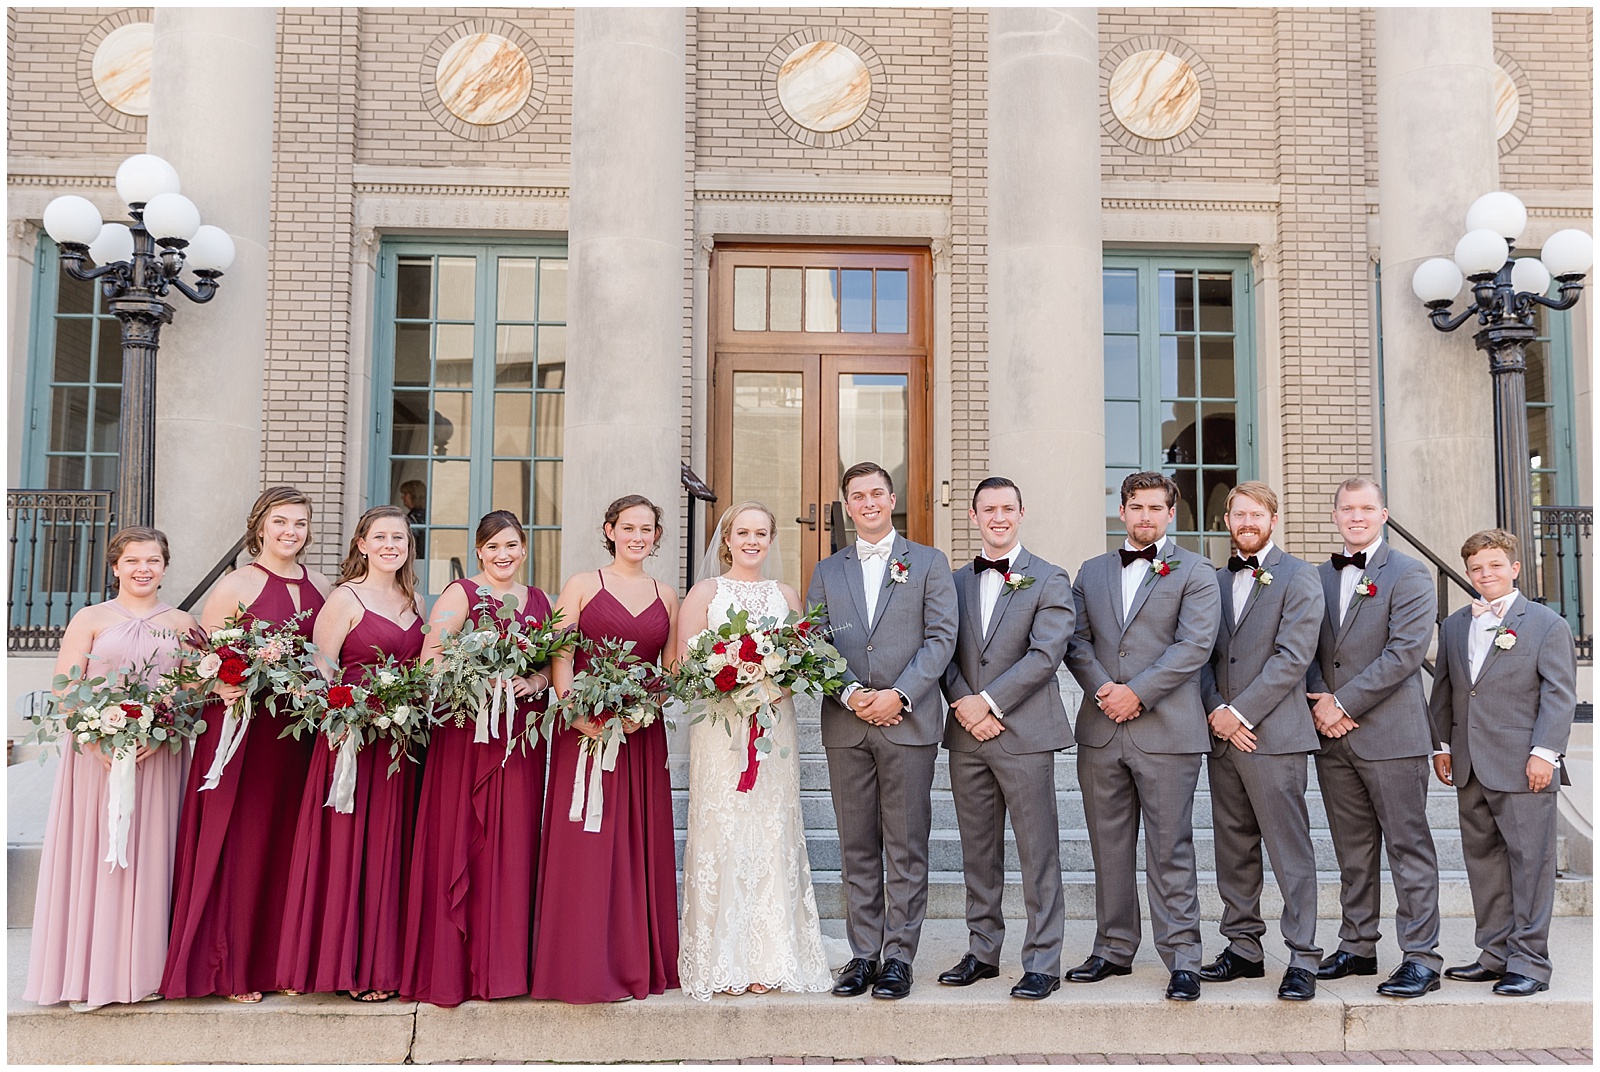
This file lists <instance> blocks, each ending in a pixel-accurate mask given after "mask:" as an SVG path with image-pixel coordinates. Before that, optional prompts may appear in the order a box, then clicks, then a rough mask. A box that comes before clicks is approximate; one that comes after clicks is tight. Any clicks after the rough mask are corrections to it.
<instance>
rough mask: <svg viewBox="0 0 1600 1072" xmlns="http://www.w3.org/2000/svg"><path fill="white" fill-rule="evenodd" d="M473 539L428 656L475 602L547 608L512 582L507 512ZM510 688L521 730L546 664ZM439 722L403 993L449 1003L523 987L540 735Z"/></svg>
mask: <svg viewBox="0 0 1600 1072" xmlns="http://www.w3.org/2000/svg"><path fill="white" fill-rule="evenodd" d="M476 543H477V551H478V562H479V564H480V565H481V566H482V569H481V570H480V571H479V572H478V573H477V574H476V575H475V576H473V577H470V578H467V579H464V580H459V581H454V582H452V583H451V584H450V586H449V587H448V588H446V589H445V590H444V592H443V594H441V595H440V596H439V599H438V601H437V602H435V603H434V605H433V615H432V617H431V618H430V619H429V621H428V639H427V643H425V644H424V645H423V648H422V658H423V661H424V662H426V661H428V660H431V659H432V658H433V657H434V656H436V655H438V654H439V649H440V642H441V641H442V640H443V638H444V637H446V636H448V635H449V634H451V633H454V632H456V631H457V630H459V629H461V628H462V627H463V623H464V622H475V621H476V620H477V618H478V616H479V614H480V613H482V610H480V608H481V607H483V606H485V605H486V604H487V605H494V604H498V603H499V602H500V601H501V600H502V599H504V598H505V597H506V596H508V595H509V596H514V597H515V598H516V600H517V611H516V613H517V617H518V618H520V619H522V620H523V621H526V622H529V623H533V622H538V621H541V620H543V619H544V618H546V617H548V616H549V614H550V601H549V599H547V598H546V597H545V594H544V593H543V592H541V591H539V589H537V588H535V587H533V586H532V585H523V584H521V583H519V582H518V580H517V576H518V574H520V573H521V572H522V564H523V562H525V561H526V560H527V557H528V543H527V533H526V532H525V531H524V530H523V528H522V523H521V522H520V521H518V520H517V516H516V515H515V514H513V513H511V512H510V511H509V510H496V511H494V512H493V513H490V514H486V515H484V517H483V520H481V521H479V522H478V534H477V541H476ZM511 687H512V692H513V694H514V695H515V696H517V697H518V703H517V711H516V719H515V722H514V724H515V726H516V729H517V731H518V732H520V731H522V730H523V728H524V727H525V726H526V725H527V724H528V720H529V719H530V718H531V717H532V716H534V715H536V714H537V713H538V712H541V711H543V710H544V703H545V701H544V696H545V693H546V692H547V691H549V688H550V676H549V671H548V670H545V671H535V672H534V673H532V674H530V675H529V676H527V677H519V678H513V679H512V682H511ZM445 719H446V720H445V722H444V723H443V724H442V725H440V726H437V727H435V728H434V731H433V737H432V740H430V741H429V743H428V765H427V769H426V770H425V771H423V775H422V803H421V804H420V805H419V806H418V811H417V838H416V843H415V845H414V847H413V848H412V853H411V879H410V882H409V884H408V886H407V890H408V896H407V904H406V926H405V935H406V950H405V970H404V973H403V975H402V977H401V982H400V996H401V997H403V998H404V999H405V1000H407V1001H426V1002H429V1003H430V1004H433V1005H443V1006H446V1007H450V1006H455V1005H459V1004H461V1003H462V1002H463V1001H472V1000H478V1001H483V1000H488V999H491V998H505V997H514V996H516V995H518V994H526V993H527V992H528V987H529V985H530V977H531V973H532V967H533V890H534V874H535V865H536V864H537V862H538V859H539V808H540V805H541V804H542V803H543V802H544V764H545V747H544V738H543V737H540V736H538V735H537V734H536V735H535V737H534V739H533V741H532V742H530V743H529V744H528V745H527V746H526V747H524V746H522V745H520V744H519V745H518V746H517V747H515V748H512V747H511V743H510V741H509V740H507V738H508V737H509V736H510V733H509V731H507V732H499V733H496V734H495V735H494V736H491V737H490V738H489V739H488V740H487V741H484V742H479V743H474V742H475V740H476V737H477V736H478V734H477V733H476V728H477V727H476V725H475V723H474V722H473V721H472V720H471V719H470V718H469V719H467V720H466V721H465V722H464V724H462V725H459V726H458V725H457V724H456V721H455V718H454V717H453V716H451V715H449V714H448V713H446V715H445Z"/></svg>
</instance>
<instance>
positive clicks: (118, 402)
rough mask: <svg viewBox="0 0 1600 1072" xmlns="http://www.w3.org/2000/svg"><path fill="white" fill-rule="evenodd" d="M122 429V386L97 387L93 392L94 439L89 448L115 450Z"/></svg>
mask: <svg viewBox="0 0 1600 1072" xmlns="http://www.w3.org/2000/svg"><path fill="white" fill-rule="evenodd" d="M121 429H122V388H120V387H99V388H96V389H95V392H94V439H93V441H92V442H91V443H90V445H89V449H90V450H112V451H114V450H117V449H118V447H119V446H120V444H119V443H118V438H119V437H118V433H119V432H120V431H121Z"/></svg>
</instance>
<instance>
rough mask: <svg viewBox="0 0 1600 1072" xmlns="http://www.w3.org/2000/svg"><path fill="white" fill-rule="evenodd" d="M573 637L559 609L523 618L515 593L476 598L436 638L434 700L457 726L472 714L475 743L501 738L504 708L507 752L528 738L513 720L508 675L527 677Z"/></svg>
mask: <svg viewBox="0 0 1600 1072" xmlns="http://www.w3.org/2000/svg"><path fill="white" fill-rule="evenodd" d="M577 641H578V636H577V633H575V632H573V631H572V630H568V629H563V628H561V612H560V611H552V612H551V613H550V616H549V617H548V618H546V619H545V620H544V621H542V622H535V623H526V622H523V621H522V620H521V619H519V618H518V617H517V597H516V596H512V595H508V596H506V597H505V598H504V599H502V600H499V601H495V600H494V599H493V598H492V597H486V598H484V599H482V600H480V601H479V603H478V606H477V608H476V617H473V616H470V615H469V617H468V619H467V621H466V622H464V623H462V626H461V628H460V629H459V630H457V631H456V632H454V633H451V634H450V635H448V636H446V637H445V638H444V640H443V642H442V643H441V644H440V646H439V655H438V657H437V658H435V660H434V664H433V665H434V676H433V689H432V698H433V701H434V702H436V703H438V704H440V705H441V706H442V707H443V708H444V709H445V710H446V711H448V712H449V713H450V714H452V715H454V716H455V720H456V725H457V726H464V725H466V719H467V716H468V715H469V714H470V715H471V716H472V719H473V721H474V722H475V723H476V724H477V728H476V730H475V731H474V733H473V735H472V739H473V741H474V742H475V743H478V744H485V743H487V742H488V740H489V738H491V737H494V738H497V739H498V738H499V736H500V728H499V723H500V721H501V712H502V711H504V713H505V715H504V721H505V737H506V754H507V755H510V754H511V746H512V743H513V742H514V741H516V740H519V739H520V740H523V741H524V742H525V741H526V737H525V736H521V735H519V733H518V731H517V730H516V729H515V728H514V727H513V725H512V723H513V720H514V719H515V718H516V710H517V704H516V697H515V695H514V694H513V693H512V690H511V679H512V678H515V677H527V676H528V675H529V674H532V673H533V672H534V671H535V670H537V669H538V668H539V667H540V666H543V665H545V664H547V663H548V662H549V661H550V660H551V658H553V657H554V656H555V655H556V654H557V653H559V652H562V651H565V650H567V649H569V648H571V647H572V646H573V645H574V644H576V643H577ZM527 728H528V727H524V732H525V731H526V729H527Z"/></svg>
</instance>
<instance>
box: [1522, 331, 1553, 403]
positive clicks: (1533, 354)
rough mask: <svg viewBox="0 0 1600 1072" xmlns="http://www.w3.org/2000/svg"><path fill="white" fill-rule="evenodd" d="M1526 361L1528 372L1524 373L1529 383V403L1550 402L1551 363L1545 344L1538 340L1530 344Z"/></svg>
mask: <svg viewBox="0 0 1600 1072" xmlns="http://www.w3.org/2000/svg"><path fill="white" fill-rule="evenodd" d="M1526 361H1527V365H1528V371H1527V372H1526V373H1524V378H1525V380H1526V382H1527V389H1528V401H1529V402H1548V401H1550V363H1549V361H1548V360H1547V354H1546V351H1545V344H1544V343H1543V342H1540V341H1538V340H1535V341H1533V342H1530V343H1529V344H1528V347H1527V357H1526Z"/></svg>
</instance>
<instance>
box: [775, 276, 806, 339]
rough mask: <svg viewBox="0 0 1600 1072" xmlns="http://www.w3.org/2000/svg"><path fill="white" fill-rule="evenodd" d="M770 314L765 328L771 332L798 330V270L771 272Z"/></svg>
mask: <svg viewBox="0 0 1600 1072" xmlns="http://www.w3.org/2000/svg"><path fill="white" fill-rule="evenodd" d="M771 286H772V312H771V320H770V321H769V322H768V324H767V327H768V328H769V329H770V330H772V331H799V330H800V269H798V268H774V269H773V270H772V281H771Z"/></svg>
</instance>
